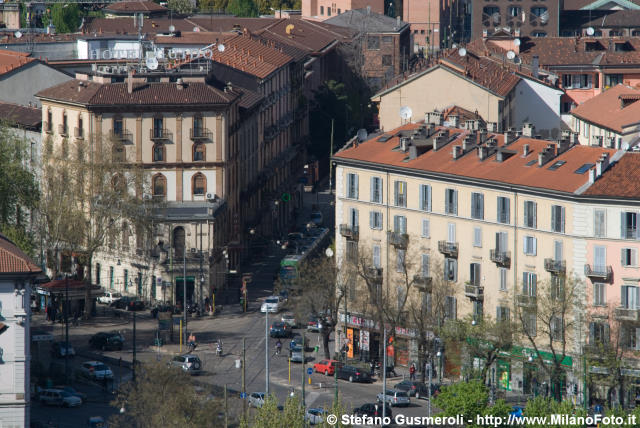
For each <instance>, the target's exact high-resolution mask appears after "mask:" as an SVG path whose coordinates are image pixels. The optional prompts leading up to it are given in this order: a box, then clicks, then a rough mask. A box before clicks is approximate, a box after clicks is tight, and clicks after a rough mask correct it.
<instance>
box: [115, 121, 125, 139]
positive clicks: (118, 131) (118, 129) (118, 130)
mask: <svg viewBox="0 0 640 428" xmlns="http://www.w3.org/2000/svg"><path fill="white" fill-rule="evenodd" d="M123 133H124V124H123V123H122V118H121V117H114V118H113V135H114V136H116V137H120V138H122V134H123Z"/></svg>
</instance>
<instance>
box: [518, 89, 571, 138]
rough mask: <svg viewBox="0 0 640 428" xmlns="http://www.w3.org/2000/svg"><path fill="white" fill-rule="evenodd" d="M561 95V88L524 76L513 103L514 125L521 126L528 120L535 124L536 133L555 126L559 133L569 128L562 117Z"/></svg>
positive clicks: (550, 130) (549, 129)
mask: <svg viewBox="0 0 640 428" xmlns="http://www.w3.org/2000/svg"><path fill="white" fill-rule="evenodd" d="M561 96H562V91H561V90H559V89H556V88H550V87H549V86H546V85H543V84H541V83H538V82H536V81H535V80H530V79H527V78H525V77H522V79H521V80H520V83H518V85H517V86H516V89H515V98H514V100H513V103H512V104H513V106H514V108H513V116H512V118H511V120H512V124H513V125H512V126H515V127H516V128H521V127H522V124H523V123H525V122H528V123H532V124H533V125H534V126H535V128H536V133H538V132H539V131H541V130H548V131H549V132H552V130H553V129H554V128H555V129H556V130H557V131H556V132H558V135H559V133H560V131H561V130H563V129H569V127H568V126H567V125H566V123H564V121H563V120H562V118H561V117H560V97H561Z"/></svg>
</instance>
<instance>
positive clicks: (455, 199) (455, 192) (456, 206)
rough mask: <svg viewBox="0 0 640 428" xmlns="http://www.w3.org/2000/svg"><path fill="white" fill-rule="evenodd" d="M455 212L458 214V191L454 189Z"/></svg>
mask: <svg viewBox="0 0 640 428" xmlns="http://www.w3.org/2000/svg"><path fill="white" fill-rule="evenodd" d="M453 214H455V215H458V191H457V190H454V191H453Z"/></svg>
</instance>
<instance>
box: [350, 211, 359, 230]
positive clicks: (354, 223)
mask: <svg viewBox="0 0 640 428" xmlns="http://www.w3.org/2000/svg"><path fill="white" fill-rule="evenodd" d="M349 224H350V225H351V227H352V228H353V229H354V230H357V229H358V226H359V225H360V218H359V213H358V210H357V209H355V208H351V209H350V210H349Z"/></svg>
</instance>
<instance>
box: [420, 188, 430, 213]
mask: <svg viewBox="0 0 640 428" xmlns="http://www.w3.org/2000/svg"><path fill="white" fill-rule="evenodd" d="M420 209H421V210H422V211H431V186H430V185H429V184H421V185H420Z"/></svg>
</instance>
